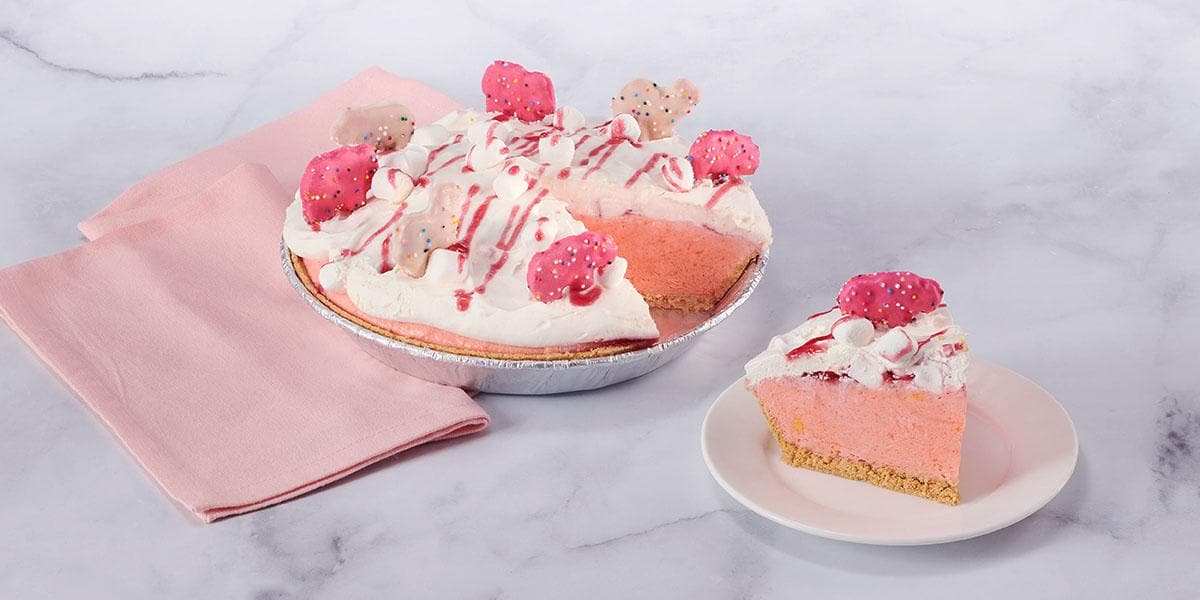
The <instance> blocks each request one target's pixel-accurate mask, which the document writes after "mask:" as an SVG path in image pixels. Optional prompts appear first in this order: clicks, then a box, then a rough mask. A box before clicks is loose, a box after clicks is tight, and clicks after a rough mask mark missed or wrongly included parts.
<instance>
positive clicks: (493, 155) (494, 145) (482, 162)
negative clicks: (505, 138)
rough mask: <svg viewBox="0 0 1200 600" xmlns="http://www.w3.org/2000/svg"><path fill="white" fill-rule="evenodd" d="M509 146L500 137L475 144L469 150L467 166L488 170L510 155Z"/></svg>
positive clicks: (478, 169)
mask: <svg viewBox="0 0 1200 600" xmlns="http://www.w3.org/2000/svg"><path fill="white" fill-rule="evenodd" d="M508 152H509V150H508V146H505V145H504V142H501V141H500V140H499V139H498V138H493V139H492V140H491V141H490V142H485V143H483V144H475V145H474V146H471V148H470V149H469V150H467V166H469V167H471V168H472V169H474V170H476V171H486V170H488V169H490V168H492V167H494V166H496V165H498V164H500V163H502V162H504V159H505V158H506V157H507V156H508Z"/></svg>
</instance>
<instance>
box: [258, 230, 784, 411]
mask: <svg viewBox="0 0 1200 600" xmlns="http://www.w3.org/2000/svg"><path fill="white" fill-rule="evenodd" d="M768 255H769V250H768V249H765V248H764V249H763V251H762V253H761V254H760V255H759V256H758V258H756V259H755V260H753V261H751V263H750V264H749V265H747V267H746V269H745V271H743V273H742V275H741V277H740V278H739V279H738V281H737V282H736V283H734V284H733V286H732V287H731V288H730V289H729V292H728V293H726V295H725V298H723V299H722V300H721V302H720V303H719V304H718V305H717V308H716V310H715V311H713V312H712V313H711V314H710V315H709V316H707V317H706V318H704V319H703V320H702V321H700V322H699V323H698V324H696V325H694V326H690V327H688V328H687V329H685V330H683V331H681V332H678V333H676V334H674V335H672V336H671V337H669V338H668V339H666V340H664V341H661V342H658V343H657V344H654V345H653V346H648V347H645V348H639V349H636V350H630V351H627V352H622V353H619V354H612V355H609V356H596V357H589V358H577V359H562V360H509V359H498V358H485V357H480V356H471V355H466V354H455V353H452V352H444V351H441V350H435V349H432V348H426V347H423V346H418V345H415V344H410V343H407V342H404V341H401V340H397V339H394V338H391V337H388V336H385V335H382V334H380V333H377V332H375V331H372V330H370V329H367V328H366V327H363V326H362V325H360V324H358V323H356V322H354V321H352V320H350V319H348V318H346V317H345V316H343V315H341V314H340V313H338V312H336V311H335V310H333V309H332V308H331V307H330V306H329V305H327V304H326V301H325V300H322V299H321V298H319V297H317V296H316V295H314V294H313V293H312V292H310V291H309V290H308V288H307V287H306V286H305V285H304V283H303V282H302V281H301V280H300V276H299V275H298V274H297V273H296V268H295V264H294V263H293V261H292V253H291V251H290V250H288V248H287V245H286V244H284V243H283V242H282V241H281V242H280V245H279V257H280V261H281V262H282V263H283V272H284V273H285V274H286V275H287V279H288V282H289V283H291V284H292V287H293V288H294V289H295V290H296V292H297V293H299V294H300V297H301V298H303V299H304V301H305V302H307V303H308V305H309V306H310V307H312V309H313V310H315V311H316V312H317V314H319V315H321V316H322V317H324V318H325V319H326V320H328V321H331V322H333V323H334V324H335V325H337V326H338V327H341V328H342V329H344V330H346V331H347V332H349V333H351V334H353V337H354V339H355V340H356V341H357V342H358V343H359V346H361V347H362V348H363V350H365V351H366V352H367V353H368V354H370V355H371V356H374V357H375V358H376V359H378V360H379V361H381V362H383V363H384V364H386V365H388V366H389V367H392V368H393V369H396V370H397V371H400V372H403V373H407V374H409V375H412V376H414V377H418V378H421V379H424V380H426V381H432V382H434V383H441V384H445V385H451V386H454V387H461V388H463V389H466V390H470V391H477V392H487V393H494V394H519V395H543V394H558V393H564V392H577V391H583V390H591V389H596V388H601V387H605V386H609V385H612V384H614V383H620V382H622V381H627V380H629V379H633V378H635V377H640V376H642V375H645V374H647V373H649V372H651V371H653V370H655V369H657V368H659V367H661V366H663V365H665V364H667V363H668V362H670V361H671V360H673V359H675V358H676V357H678V356H679V355H680V354H682V353H683V352H684V351H685V350H687V349H688V348H690V347H691V346H692V345H693V344H694V343H695V342H696V340H697V339H699V338H700V336H701V335H702V334H704V333H705V332H706V331H708V330H710V329H712V328H713V327H716V326H717V325H718V324H719V323H721V321H724V320H725V319H726V318H728V317H729V315H731V314H733V311H735V310H737V308H738V307H739V306H741V305H742V303H744V302H745V301H746V300H747V299H748V298H749V297H750V294H751V293H753V292H754V289H755V288H756V287H758V283H759V281H761V280H762V277H763V273H764V272H765V268H766V263H767V257H768Z"/></svg>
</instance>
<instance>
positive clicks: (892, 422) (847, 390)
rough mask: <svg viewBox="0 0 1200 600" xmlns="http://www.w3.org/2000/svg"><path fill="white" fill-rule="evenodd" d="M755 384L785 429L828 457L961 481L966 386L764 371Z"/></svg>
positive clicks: (793, 440)
mask: <svg viewBox="0 0 1200 600" xmlns="http://www.w3.org/2000/svg"><path fill="white" fill-rule="evenodd" d="M752 390H753V392H754V394H755V396H757V397H758V399H759V401H760V402H761V403H762V405H763V408H764V410H765V411H766V413H767V414H768V415H769V416H770V417H771V418H772V419H773V420H774V422H775V424H776V427H777V428H778V430H779V431H778V433H779V435H780V436H781V437H782V438H783V439H784V440H785V441H787V442H790V443H792V444H795V445H796V446H798V447H800V448H805V449H808V450H810V451H812V452H814V453H816V454H820V455H822V456H826V457H841V458H846V459H851V460H861V461H864V462H866V463H869V464H870V465H872V466H876V467H880V466H883V467H890V468H892V469H894V470H896V471H899V472H901V473H903V474H905V475H912V476H916V477H921V478H925V479H930V478H936V479H943V480H946V481H948V482H949V483H950V484H952V485H957V484H958V466H959V459H960V456H961V452H962V433H963V426H964V424H965V423H966V412H967V393H966V388H959V389H956V390H947V391H943V392H940V393H938V392H929V391H925V390H921V389H917V388H914V387H913V386H912V385H911V384H909V383H908V382H904V381H891V382H886V383H884V384H883V386H881V387H879V388H870V387H866V386H864V385H861V384H859V383H858V382H856V381H853V380H850V379H834V380H825V379H820V378H817V377H777V378H770V379H764V380H762V381H760V382H758V383H757V384H755V385H754V386H752Z"/></svg>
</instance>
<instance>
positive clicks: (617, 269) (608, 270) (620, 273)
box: [600, 256, 629, 289]
mask: <svg viewBox="0 0 1200 600" xmlns="http://www.w3.org/2000/svg"><path fill="white" fill-rule="evenodd" d="M628 268H629V263H628V262H626V260H625V259H623V258H621V257H620V256H618V257H616V258H614V259H613V261H612V264H611V265H608V266H607V267H604V272H603V273H601V274H600V285H601V286H602V287H603V288H604V289H612V287H613V286H614V285H617V284H619V283H621V280H622V279H625V271H626V270H628Z"/></svg>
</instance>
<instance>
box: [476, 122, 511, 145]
mask: <svg viewBox="0 0 1200 600" xmlns="http://www.w3.org/2000/svg"><path fill="white" fill-rule="evenodd" d="M511 137H512V125H509V124H508V123H505V122H503V121H491V120H488V121H480V122H478V123H475V124H474V125H471V126H470V127H468V128H467V139H468V140H470V141H471V143H472V144H487V143H488V142H490V141H491V140H500V143H501V144H507V143H508V140H509V139H510V138H511Z"/></svg>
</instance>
